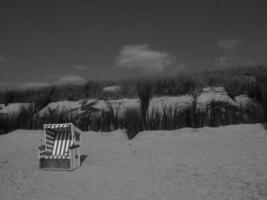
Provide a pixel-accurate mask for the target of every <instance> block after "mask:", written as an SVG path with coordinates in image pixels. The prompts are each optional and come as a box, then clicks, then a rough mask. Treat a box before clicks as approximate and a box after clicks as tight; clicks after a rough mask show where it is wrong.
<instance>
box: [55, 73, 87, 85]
mask: <svg viewBox="0 0 267 200" xmlns="http://www.w3.org/2000/svg"><path fill="white" fill-rule="evenodd" d="M86 82H87V81H86V80H85V79H84V78H83V77H81V76H77V75H73V74H66V75H63V76H60V78H59V79H58V80H57V81H56V83H55V84H57V85H65V84H71V85H80V84H84V83H86Z"/></svg>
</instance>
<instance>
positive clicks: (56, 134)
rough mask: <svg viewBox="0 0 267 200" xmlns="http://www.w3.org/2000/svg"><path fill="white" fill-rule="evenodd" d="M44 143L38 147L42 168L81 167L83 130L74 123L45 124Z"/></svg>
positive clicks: (66, 168)
mask: <svg viewBox="0 0 267 200" xmlns="http://www.w3.org/2000/svg"><path fill="white" fill-rule="evenodd" d="M43 128H44V144H43V145H41V146H40V147H39V149H38V160H39V167H40V169H44V170H73V169H75V168H78V167H80V137H81V131H80V130H79V129H78V128H77V127H75V126H74V125H73V124H72V123H66V124H44V127H43Z"/></svg>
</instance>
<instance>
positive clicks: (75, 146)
mask: <svg viewBox="0 0 267 200" xmlns="http://www.w3.org/2000/svg"><path fill="white" fill-rule="evenodd" d="M79 147H80V145H72V146H70V148H69V149H70V150H71V149H76V148H79Z"/></svg>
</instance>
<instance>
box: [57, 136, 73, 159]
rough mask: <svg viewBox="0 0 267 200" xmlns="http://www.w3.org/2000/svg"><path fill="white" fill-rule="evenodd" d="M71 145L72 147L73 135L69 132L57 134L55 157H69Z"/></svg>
mask: <svg viewBox="0 0 267 200" xmlns="http://www.w3.org/2000/svg"><path fill="white" fill-rule="evenodd" d="M70 145H71V134H70V133H69V132H59V133H57V134H56V138H55V143H54V148H53V152H52V154H53V155H54V156H64V155H67V154H68V151H69V147H70Z"/></svg>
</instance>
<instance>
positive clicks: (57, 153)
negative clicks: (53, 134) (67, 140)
mask: <svg viewBox="0 0 267 200" xmlns="http://www.w3.org/2000/svg"><path fill="white" fill-rule="evenodd" d="M58 135H59V137H58V144H57V150H56V153H55V155H59V151H60V147H61V143H62V133H58Z"/></svg>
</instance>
